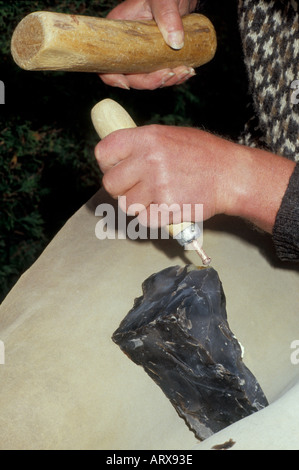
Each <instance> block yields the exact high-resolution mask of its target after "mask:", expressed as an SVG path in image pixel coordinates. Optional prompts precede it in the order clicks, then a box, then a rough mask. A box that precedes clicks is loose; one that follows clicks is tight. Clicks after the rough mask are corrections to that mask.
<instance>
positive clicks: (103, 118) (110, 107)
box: [91, 98, 136, 139]
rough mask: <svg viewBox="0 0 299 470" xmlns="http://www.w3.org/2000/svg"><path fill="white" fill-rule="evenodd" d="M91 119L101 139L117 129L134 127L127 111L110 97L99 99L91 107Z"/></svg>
mask: <svg viewBox="0 0 299 470" xmlns="http://www.w3.org/2000/svg"><path fill="white" fill-rule="evenodd" d="M91 119H92V122H93V125H94V128H95V130H96V131H97V133H98V136H99V137H100V138H101V139H104V137H106V136H107V135H109V134H111V132H114V131H118V130H119V129H130V128H132V127H136V124H135V122H134V121H133V119H132V118H131V116H130V115H129V114H128V113H127V111H126V110H125V109H124V108H123V107H122V106H121V105H120V104H118V103H117V102H116V101H113V100H111V99H110V98H107V99H105V100H103V101H100V102H99V103H98V104H96V105H95V106H94V107H93V108H92V111H91Z"/></svg>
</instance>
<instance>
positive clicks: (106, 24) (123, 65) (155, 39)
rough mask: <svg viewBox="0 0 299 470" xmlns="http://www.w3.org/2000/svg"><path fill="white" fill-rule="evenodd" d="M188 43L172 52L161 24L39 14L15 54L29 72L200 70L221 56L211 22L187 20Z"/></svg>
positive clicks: (22, 27) (18, 32) (14, 46)
mask: <svg viewBox="0 0 299 470" xmlns="http://www.w3.org/2000/svg"><path fill="white" fill-rule="evenodd" d="M183 25H184V30H185V43H184V46H183V48H182V49H180V50H174V49H172V48H171V47H169V46H168V45H167V44H166V43H165V41H164V39H163V37H162V35H161V33H160V31H159V29H158V27H157V25H156V23H155V21H121V20H110V19H105V18H94V17H89V16H82V15H67V14H64V13H52V12H46V11H37V12H34V13H31V14H29V15H28V16H26V17H25V18H24V19H23V20H22V21H21V22H20V23H19V24H18V26H17V27H16V29H15V31H14V33H13V37H12V42H11V52H12V56H13V58H14V60H15V62H16V63H17V64H18V65H19V66H20V67H21V68H23V69H25V70H61V71H71V72H76V71H78V72H96V73H148V72H153V71H155V70H160V69H164V68H174V67H177V66H179V65H186V66H189V67H194V68H196V67H199V66H201V65H203V64H205V63H207V62H209V61H210V60H211V59H212V58H213V57H214V55H215V52H216V47H217V40H216V34H215V30H214V27H213V25H212V23H211V22H210V20H209V19H208V18H206V17H205V16H203V15H200V14H195V13H194V14H191V15H187V16H185V17H183Z"/></svg>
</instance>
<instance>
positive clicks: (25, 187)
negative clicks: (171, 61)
mask: <svg viewBox="0 0 299 470" xmlns="http://www.w3.org/2000/svg"><path fill="white" fill-rule="evenodd" d="M116 4H118V1H117V0H90V1H81V0H73V1H67V0H63V1H56V0H44V1H41V0H36V1H29V0H18V1H10V2H5V1H2V0H0V54H1V62H0V80H2V81H3V82H4V84H5V105H1V106H0V301H1V300H2V299H3V298H4V297H5V295H6V294H7V293H8V292H9V290H10V289H11V288H12V286H13V285H14V283H15V282H16V281H17V279H18V278H19V276H20V275H21V274H22V273H23V272H24V271H25V270H26V269H28V268H29V267H30V265H31V264H32V263H33V262H34V261H35V259H36V258H37V257H38V256H39V254H40V253H41V252H42V250H43V249H44V248H45V246H46V245H47V243H49V241H50V240H51V239H52V237H53V236H54V235H55V234H56V233H57V231H58V230H59V229H60V228H61V227H62V225H63V224H64V223H65V221H66V220H67V219H68V218H69V217H70V216H71V215H72V214H73V213H74V212H75V211H76V210H77V209H78V208H79V207H80V206H81V205H82V204H84V203H85V202H86V201H87V200H88V199H89V197H91V196H92V194H94V193H95V192H96V191H97V190H98V189H99V187H100V184H101V174H100V172H99V170H98V168H97V166H96V163H95V160H94V156H93V149H94V146H95V145H96V143H97V140H98V139H97V136H96V134H95V131H94V129H93V127H92V124H91V121H90V110H91V108H92V107H93V106H94V104H95V103H96V102H98V101H100V100H101V99H103V98H106V97H111V98H113V99H116V100H117V101H119V102H120V103H121V104H122V105H123V106H124V107H125V108H126V109H127V110H128V111H129V112H130V113H131V115H132V116H133V118H134V119H135V121H136V122H137V123H138V124H139V125H142V124H149V123H153V122H155V123H161V124H171V125H187V126H196V127H201V128H204V129H207V130H210V131H212V132H217V133H218V134H221V135H224V136H228V137H230V138H232V139H236V138H237V136H238V135H239V134H240V132H241V131H242V128H243V125H244V123H245V121H246V119H247V115H246V103H247V80H246V73H245V70H244V66H243V61H242V53H241V46H240V38H239V33H238V26H237V1H235V0H226V1H225V2H224V1H223V0H207V1H203V2H201V5H200V9H199V11H200V12H202V13H204V14H206V15H207V16H208V17H209V18H210V19H211V20H212V22H213V23H214V25H215V28H216V31H217V35H218V51H217V54H216V57H215V59H214V60H213V61H212V62H211V63H210V64H207V65H205V66H204V67H202V68H200V69H198V71H197V72H198V73H197V76H196V77H194V78H192V79H191V80H190V81H189V82H188V83H187V84H185V85H182V86H179V87H173V88H171V89H161V90H156V91H134V90H131V91H126V90H118V89H114V88H110V87H107V86H106V85H104V84H103V83H102V82H101V80H100V79H99V77H98V76H97V75H96V74H84V73H70V72H68V73H62V72H26V71H23V70H21V69H20V68H18V66H17V65H16V64H15V63H14V62H13V60H12V57H11V54H10V40H11V36H12V33H13V30H14V28H15V27H16V25H17V24H18V22H19V21H20V20H21V19H22V18H23V17H24V16H25V15H27V14H29V13H31V12H33V11H36V10H48V11H57V12H63V13H72V14H81V15H91V16H103V17H104V16H106V15H107V13H108V12H109V11H110V10H111V9H112V8H113V7H114V6H115V5H116Z"/></svg>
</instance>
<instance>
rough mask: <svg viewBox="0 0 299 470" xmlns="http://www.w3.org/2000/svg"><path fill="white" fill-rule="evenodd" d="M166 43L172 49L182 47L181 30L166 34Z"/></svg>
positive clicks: (182, 35)
mask: <svg viewBox="0 0 299 470" xmlns="http://www.w3.org/2000/svg"><path fill="white" fill-rule="evenodd" d="M168 44H169V45H170V47H172V49H182V47H183V46H184V33H183V31H174V32H173V33H169V34H168Z"/></svg>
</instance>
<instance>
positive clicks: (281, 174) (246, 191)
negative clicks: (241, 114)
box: [224, 145, 295, 233]
mask: <svg viewBox="0 0 299 470" xmlns="http://www.w3.org/2000/svg"><path fill="white" fill-rule="evenodd" d="M232 158H233V160H234V167H233V168H232V178H230V198H229V203H228V204H227V205H226V209H225V211H224V212H225V213H226V214H229V215H235V216H239V217H242V218H244V219H247V220H249V221H250V222H252V223H253V224H255V225H256V226H258V227H259V228H261V229H262V230H265V231H266V232H269V233H272V230H273V226H274V223H275V219H276V215H277V212H278V210H279V208H280V205H281V202H282V198H283V196H284V194H285V191H286V189H287V186H288V183H289V180H290V177H291V175H292V173H293V170H294V167H295V163H294V162H292V161H291V160H288V159H286V158H284V157H280V156H278V155H274V154H272V153H270V152H267V151H264V150H260V149H255V148H249V147H244V146H241V145H238V151H237V152H236V154H235V155H233V157H232Z"/></svg>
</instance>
